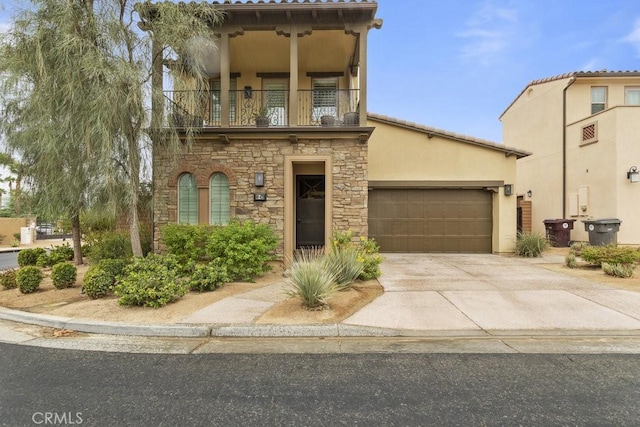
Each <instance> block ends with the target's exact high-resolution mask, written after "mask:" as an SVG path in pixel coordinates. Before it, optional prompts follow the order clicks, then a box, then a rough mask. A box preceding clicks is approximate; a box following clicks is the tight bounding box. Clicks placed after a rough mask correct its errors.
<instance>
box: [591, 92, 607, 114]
mask: <svg viewBox="0 0 640 427" xmlns="http://www.w3.org/2000/svg"><path fill="white" fill-rule="evenodd" d="M605 108H607V88H606V86H594V87H592V88H591V114H595V113H598V112H600V111H603V110H604V109H605Z"/></svg>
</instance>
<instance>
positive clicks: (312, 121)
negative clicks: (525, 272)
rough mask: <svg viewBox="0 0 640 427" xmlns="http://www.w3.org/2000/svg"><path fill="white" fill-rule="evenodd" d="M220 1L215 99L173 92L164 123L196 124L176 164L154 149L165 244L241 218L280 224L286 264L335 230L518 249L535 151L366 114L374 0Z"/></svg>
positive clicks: (382, 239) (157, 210)
mask: <svg viewBox="0 0 640 427" xmlns="http://www.w3.org/2000/svg"><path fill="white" fill-rule="evenodd" d="M212 5H213V6H214V7H217V8H220V9H222V10H223V11H224V12H225V14H226V15H225V20H224V22H223V23H222V24H221V26H220V27H219V28H217V30H216V31H217V33H218V38H217V40H216V41H215V43H216V44H217V45H218V46H219V48H218V53H219V55H218V56H219V65H212V69H213V71H212V73H211V81H210V87H211V90H210V93H209V95H208V96H207V97H206V102H199V103H198V104H197V105H198V107H197V108H196V107H194V105H193V104H189V102H188V99H189V93H188V92H189V91H188V90H183V89H184V88H176V87H175V86H174V87H173V88H167V90H166V91H165V97H164V99H165V105H164V107H163V109H164V112H165V115H167V116H170V117H171V119H172V120H175V122H176V124H178V125H180V124H181V123H184V121H185V120H188V121H189V123H191V124H194V123H195V124H197V126H198V127H199V129H198V133H197V135H196V137H195V141H194V143H193V144H192V145H191V146H190V148H189V149H186V148H185V150H184V152H183V153H182V154H181V155H180V156H179V158H178V160H177V161H174V160H173V159H172V158H171V156H169V155H168V154H167V153H165V152H164V151H163V149H162V147H161V146H158V144H156V145H155V146H154V150H153V184H154V185H153V187H154V236H155V244H156V246H155V247H156V250H160V249H161V242H160V241H159V237H160V233H158V231H159V229H160V227H162V226H163V225H164V224H167V223H170V222H181V223H192V224H196V223H207V224H208V223H211V224H225V223H226V222H227V221H229V219H230V218H234V217H235V218H239V219H241V220H242V219H253V220H255V221H258V222H261V223H266V224H270V225H271V226H272V227H274V229H275V231H276V232H277V233H278V235H279V236H280V237H281V238H282V244H281V246H280V248H279V251H278V252H279V254H280V255H283V256H288V255H291V254H292V253H293V251H294V250H295V249H296V248H298V247H301V246H318V245H325V244H327V243H328V242H329V239H330V238H331V235H332V233H333V231H334V230H339V231H346V230H352V231H353V232H354V234H355V235H364V236H367V235H370V236H373V237H375V238H376V239H378V241H379V243H380V245H381V247H382V248H381V249H382V250H383V251H399V252H428V251H433V252H489V253H490V252H509V251H511V250H513V245H514V242H515V235H516V215H515V212H516V202H515V196H511V195H510V194H509V189H511V188H512V186H513V185H514V184H515V161H516V159H517V158H519V157H522V156H525V155H527V153H525V152H522V151H518V150H514V149H509V148H507V147H504V146H502V145H500V144H495V143H490V142H487V141H481V140H477V139H474V138H471V137H464V136H461V135H456V134H453V133H448V132H444V131H438V130H436V129H431V128H426V127H423V126H419V125H416V124H410V123H405V122H402V121H399V120H396V119H390V118H388V117H382V116H375V115H369V114H367V65H368V64H367V50H368V48H369V46H368V34H369V31H370V30H372V29H378V28H380V27H381V25H382V21H381V20H380V19H378V18H377V17H376V12H377V3H376V2H375V1H368V0H358V1H354V0H339V1H298V2H295V1H294V2H290V1H270V2H262V1H260V2H247V3H241V2H229V1H225V2H220V3H216V2H214V3H212ZM165 66H167V63H166V62H165ZM169 66H170V64H169ZM165 119H167V118H166V117H165ZM374 130H375V132H374ZM505 188H506V189H507V191H506V192H505ZM426 242H430V243H426Z"/></svg>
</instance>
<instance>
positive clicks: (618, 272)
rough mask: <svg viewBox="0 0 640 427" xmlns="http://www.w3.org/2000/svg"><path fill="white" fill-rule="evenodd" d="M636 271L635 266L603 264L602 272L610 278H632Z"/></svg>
mask: <svg viewBox="0 0 640 427" xmlns="http://www.w3.org/2000/svg"><path fill="white" fill-rule="evenodd" d="M634 269H635V265H634V264H608V263H606V262H603V263H602V271H604V272H605V274H608V275H609V276H615V277H623V278H626V277H631V276H633V271H634Z"/></svg>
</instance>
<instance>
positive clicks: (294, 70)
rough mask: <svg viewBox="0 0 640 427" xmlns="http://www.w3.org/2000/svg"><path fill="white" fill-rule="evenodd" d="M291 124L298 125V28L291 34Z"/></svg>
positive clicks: (292, 29)
mask: <svg viewBox="0 0 640 427" xmlns="http://www.w3.org/2000/svg"><path fill="white" fill-rule="evenodd" d="M289 126H298V29H297V28H296V27H293V28H291V35H290V36H289Z"/></svg>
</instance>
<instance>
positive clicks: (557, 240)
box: [543, 218, 576, 248]
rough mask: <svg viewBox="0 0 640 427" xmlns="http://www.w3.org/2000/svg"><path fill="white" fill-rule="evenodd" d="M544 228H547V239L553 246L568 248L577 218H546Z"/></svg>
mask: <svg viewBox="0 0 640 427" xmlns="http://www.w3.org/2000/svg"><path fill="white" fill-rule="evenodd" d="M543 222H544V228H545V230H547V240H549V242H551V246H553V247H556V248H566V247H567V246H569V242H570V241H571V230H573V223H574V222H576V220H575V219H566V218H564V219H545V220H544V221H543Z"/></svg>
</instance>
